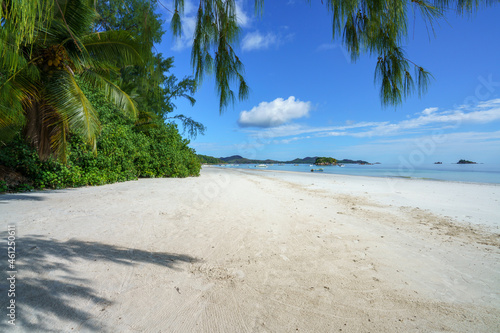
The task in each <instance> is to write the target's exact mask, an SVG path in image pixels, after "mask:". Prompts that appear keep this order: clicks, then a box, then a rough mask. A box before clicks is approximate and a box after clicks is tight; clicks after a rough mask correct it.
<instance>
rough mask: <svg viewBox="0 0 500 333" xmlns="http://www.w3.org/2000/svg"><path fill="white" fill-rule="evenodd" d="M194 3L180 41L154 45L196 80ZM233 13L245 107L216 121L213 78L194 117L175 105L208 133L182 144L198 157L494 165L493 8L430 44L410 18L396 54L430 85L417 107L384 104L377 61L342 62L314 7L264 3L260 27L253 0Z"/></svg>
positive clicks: (451, 21)
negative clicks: (424, 73)
mask: <svg viewBox="0 0 500 333" xmlns="http://www.w3.org/2000/svg"><path fill="white" fill-rule="evenodd" d="M194 3H195V2H193V1H190V0H189V1H188V0H186V9H185V17H184V18H183V28H184V32H183V33H184V35H183V36H182V38H180V39H176V40H175V39H173V38H171V37H170V33H169V32H167V34H166V35H165V36H164V40H163V41H162V43H161V44H160V45H158V46H157V49H158V51H159V52H161V53H163V54H164V55H165V56H174V57H175V62H174V65H175V68H174V69H173V71H172V72H173V73H174V74H175V75H176V76H178V77H184V76H187V75H191V74H192V73H193V72H192V68H191V66H190V53H191V39H192V32H193V28H194V15H195V8H196V7H195V6H194V5H193V4H194ZM164 13H165V18H166V19H168V15H169V14H168V12H166V11H165V12H164ZM238 13H239V20H240V23H241V26H242V31H241V38H240V44H239V46H238V54H239V56H240V59H241V60H242V61H243V63H244V65H245V77H246V80H247V82H248V84H249V85H250V88H251V92H250V97H249V98H248V99H247V100H245V101H242V102H237V103H236V104H235V105H234V107H229V108H228V109H227V110H225V112H224V113H223V114H222V115H219V104H218V96H217V93H216V90H215V86H214V78H213V77H207V78H206V79H205V80H204V81H203V84H202V86H201V87H200V88H199V90H198V91H197V93H196V94H195V96H194V97H195V98H196V100H197V103H196V104H195V106H194V107H191V106H190V104H189V103H187V101H181V100H178V101H177V103H176V104H177V106H178V113H182V114H185V115H188V116H191V117H193V118H194V119H195V120H197V121H200V122H201V123H203V124H204V125H205V126H206V127H207V131H206V134H205V135H203V136H198V137H197V138H196V139H193V140H191V144H190V145H191V146H192V147H193V148H195V149H196V151H197V153H199V154H205V155H211V156H215V157H225V156H230V155H242V156H244V157H247V158H256V159H267V158H271V159H278V160H291V159H294V158H297V157H300V158H302V157H306V156H332V157H335V158H339V159H341V158H349V159H364V160H368V161H371V162H375V161H379V162H382V163H400V162H401V161H402V160H404V159H406V160H409V161H411V163H414V164H426V163H433V162H435V161H443V162H445V163H448V162H450V163H451V162H456V161H458V159H461V158H465V159H470V160H474V161H478V162H484V163H498V164H500V43H499V42H500V40H499V37H498V33H499V31H500V20H499V19H498V18H499V17H500V6H498V5H496V6H494V7H489V8H487V9H481V10H479V11H478V12H477V13H475V14H473V15H471V16H466V17H458V16H457V15H456V14H454V13H452V12H450V13H448V14H447V15H446V21H444V20H442V21H440V22H439V23H438V25H436V26H434V29H435V33H436V37H434V35H433V34H432V31H429V29H430V27H428V26H426V25H425V24H424V23H423V22H422V20H421V19H419V18H418V14H417V20H416V21H415V23H413V22H412V23H411V25H410V28H409V31H410V32H409V38H408V41H407V43H406V45H405V49H406V52H407V56H408V58H409V59H410V60H412V61H413V62H415V63H417V64H419V65H421V66H423V67H424V68H426V69H427V70H429V71H430V72H431V73H432V74H433V76H434V80H433V81H432V83H431V85H430V88H429V91H428V92H427V94H425V95H424V96H423V97H422V98H418V96H415V97H411V98H409V99H407V100H406V101H405V102H404V104H403V105H401V106H399V107H397V108H394V107H383V106H382V105H381V102H380V98H379V87H378V86H377V85H375V84H374V70H375V64H376V57H373V56H372V57H370V56H367V55H366V56H362V57H361V58H360V59H359V60H358V61H357V62H356V63H351V61H350V57H349V56H348V55H347V53H346V52H345V50H344V49H343V47H342V46H341V44H340V40H333V39H332V34H331V18H330V16H329V14H328V13H327V11H326V8H325V6H324V5H322V4H321V2H320V1H314V2H313V3H312V4H307V3H306V1H303V0H295V1H288V3H287V2H285V1H266V2H265V7H264V14H263V16H262V17H256V16H255V15H254V9H253V0H252V1H250V0H247V1H245V0H242V1H238ZM166 29H168V25H167V26H166Z"/></svg>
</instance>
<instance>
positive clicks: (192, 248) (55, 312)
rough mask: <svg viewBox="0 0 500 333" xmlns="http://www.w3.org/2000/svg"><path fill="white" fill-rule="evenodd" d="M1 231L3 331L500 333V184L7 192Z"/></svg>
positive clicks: (160, 182)
mask: <svg viewBox="0 0 500 333" xmlns="http://www.w3.org/2000/svg"><path fill="white" fill-rule="evenodd" d="M0 222H1V228H2V229H1V230H0V231H1V236H2V250H1V251H2V252H1V253H2V256H3V257H4V258H5V259H4V261H5V263H6V262H7V249H6V241H5V240H6V239H7V225H15V230H16V265H17V266H16V269H17V273H16V287H15V288H16V297H15V300H16V321H15V323H16V326H15V327H12V326H11V325H9V324H8V323H7V319H8V318H7V319H6V317H7V316H6V314H7V311H8V310H7V309H6V306H7V305H8V303H7V302H8V301H9V299H8V298H7V291H6V289H8V287H9V285H8V283H7V282H6V281H7V280H6V279H5V278H3V279H2V283H1V287H2V288H1V296H0V301H1V308H2V309H4V310H3V311H4V312H5V314H2V317H3V319H2V321H1V323H0V331H3V332H7V331H9V332H499V331H500V320H499V318H500V236H499V232H500V230H499V229H500V226H499V222H500V186H498V185H486V184H465V183H454V182H437V181H423V180H408V179H385V178H372V177H356V176H341V175H327V174H317V173H314V174H312V173H311V174H308V173H292V172H276V171H257V170H254V171H252V170H246V169H244V170H236V169H223V168H214V167H205V168H203V170H202V173H201V176H200V177H196V178H187V179H141V180H139V181H132V182H125V183H119V184H113V185H106V186H100V187H87V188H79V189H64V190H57V191H42V192H32V193H24V194H7V195H2V196H0ZM2 267H6V264H5V265H2ZM5 272H6V269H4V277H5V276H6V273H5Z"/></svg>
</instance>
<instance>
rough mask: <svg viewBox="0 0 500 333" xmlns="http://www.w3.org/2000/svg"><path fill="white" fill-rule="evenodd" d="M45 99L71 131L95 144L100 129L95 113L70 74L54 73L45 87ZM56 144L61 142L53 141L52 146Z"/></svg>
mask: <svg viewBox="0 0 500 333" xmlns="http://www.w3.org/2000/svg"><path fill="white" fill-rule="evenodd" d="M45 98H46V100H47V102H48V104H49V105H50V106H52V107H53V108H54V109H55V110H57V113H58V115H59V117H60V118H61V121H62V122H63V123H64V124H67V126H68V127H69V129H70V130H71V131H73V132H75V133H78V134H80V135H82V136H83V137H85V138H86V139H87V142H89V143H90V144H93V145H94V144H95V137H96V135H97V133H98V132H99V129H100V123H99V119H98V117H97V113H96V112H95V110H94V108H93V107H92V105H91V103H90V102H89V100H88V99H87V97H86V96H85V94H84V93H83V91H82V90H81V89H80V87H79V86H78V83H77V82H76V80H75V77H74V76H73V75H72V74H71V73H69V72H67V71H65V70H60V71H56V72H55V73H54V74H53V77H52V78H51V79H50V80H49V81H48V83H47V85H46V89H45ZM58 142H59V143H60V142H61V141H55V143H54V144H56V145H57V144H58ZM53 148H54V149H55V150H56V151H57V150H58V149H59V147H57V146H55V147H53Z"/></svg>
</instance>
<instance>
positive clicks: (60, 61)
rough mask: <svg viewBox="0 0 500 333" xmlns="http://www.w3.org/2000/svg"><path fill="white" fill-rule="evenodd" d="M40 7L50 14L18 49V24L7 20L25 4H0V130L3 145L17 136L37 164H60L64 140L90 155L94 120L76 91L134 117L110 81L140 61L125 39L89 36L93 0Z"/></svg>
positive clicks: (122, 35) (60, 0) (119, 34)
mask: <svg viewBox="0 0 500 333" xmlns="http://www.w3.org/2000/svg"><path fill="white" fill-rule="evenodd" d="M33 1H34V2H37V0H33ZM46 2H50V3H51V6H46V7H45V8H43V10H41V13H39V15H38V18H39V19H38V20H36V21H34V22H35V23H34V29H33V31H32V32H31V33H32V34H31V35H30V34H29V33H26V32H25V31H22V33H24V36H22V39H21V41H19V34H20V32H19V31H18V30H16V29H17V27H18V25H20V24H19V22H18V21H19V20H17V19H15V15H14V14H11V15H9V13H10V12H14V11H15V10H18V8H17V7H16V6H19V3H23V1H20V2H19V3H16V5H13V2H10V1H3V4H2V10H3V12H2V18H3V20H2V29H1V32H0V55H2V60H0V129H1V130H2V133H3V136H4V137H5V136H6V134H8V133H9V132H11V133H16V132H19V131H20V130H21V129H22V133H23V135H24V136H25V138H26V139H27V140H28V141H29V142H30V143H31V144H33V145H34V146H35V147H36V148H37V149H38V152H39V155H40V157H41V158H47V157H48V156H50V155H54V156H58V157H60V158H61V159H62V160H65V157H66V146H67V139H68V134H69V133H70V132H72V133H76V134H80V135H82V136H83V137H84V138H86V140H87V141H88V142H89V143H90V144H92V145H94V147H95V137H96V135H97V133H98V132H99V127H100V126H99V125H100V124H99V120H98V117H97V114H96V112H95V111H94V108H93V107H92V105H91V103H90V102H89V101H88V99H87V98H86V96H85V94H84V93H83V91H82V87H81V85H82V83H83V84H90V85H91V86H92V87H97V88H98V89H100V90H102V91H104V92H105V95H106V96H107V97H108V98H109V99H110V100H111V101H113V102H114V103H116V104H117V105H118V106H119V107H120V108H121V109H122V110H124V111H125V112H127V113H129V114H132V115H135V114H137V110H136V106H135V104H134V102H133V100H132V99H131V98H130V97H129V96H128V95H127V94H126V93H124V92H123V91H122V90H121V89H120V88H119V86H118V85H116V84H114V83H113V79H114V78H116V77H117V75H118V73H119V71H118V70H119V68H121V67H124V66H127V65H133V64H140V63H141V56H140V54H139V53H138V51H137V50H139V47H138V44H137V43H136V42H135V41H134V40H133V38H132V37H131V35H130V34H129V33H127V32H125V31H101V32H92V30H91V28H92V23H93V22H94V19H95V17H96V13H95V10H94V9H93V1H92V0H53V1H46ZM18 16H19V15H18ZM42 18H43V19H42ZM47 18H50V19H47ZM21 26H22V25H21ZM2 139H3V138H1V137H0V140H2Z"/></svg>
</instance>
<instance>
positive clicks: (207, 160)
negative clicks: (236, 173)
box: [197, 154, 372, 165]
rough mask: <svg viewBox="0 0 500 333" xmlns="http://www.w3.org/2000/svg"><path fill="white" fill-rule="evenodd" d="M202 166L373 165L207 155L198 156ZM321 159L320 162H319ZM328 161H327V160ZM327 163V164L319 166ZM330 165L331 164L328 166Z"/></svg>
mask: <svg viewBox="0 0 500 333" xmlns="http://www.w3.org/2000/svg"><path fill="white" fill-rule="evenodd" d="M197 156H198V158H199V159H200V161H201V163H202V164H316V165H338V164H361V165H372V163H370V162H367V161H363V160H357V161H354V160H350V159H342V160H336V159H334V158H332V157H318V156H315V157H305V158H296V159H294V160H291V161H277V160H271V159H267V160H253V159H248V158H244V157H242V156H240V155H233V156H229V157H219V158H217V157H212V156H207V155H200V154H198V155H197ZM318 159H319V161H318ZM325 159H327V160H325ZM318 162H319V163H325V164H318ZM328 163H329V164H328Z"/></svg>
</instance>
